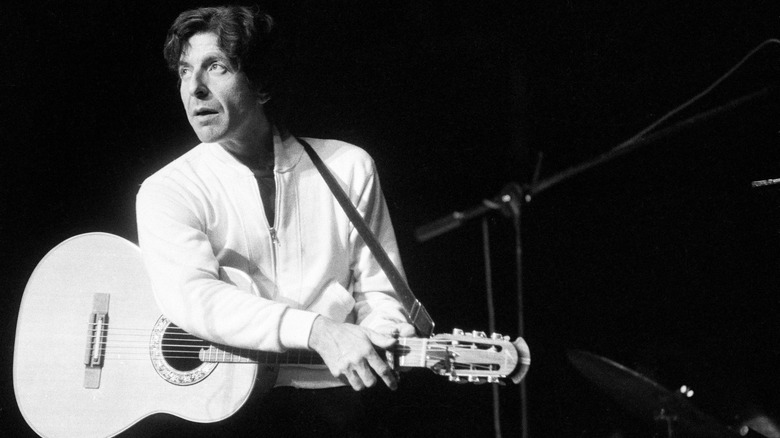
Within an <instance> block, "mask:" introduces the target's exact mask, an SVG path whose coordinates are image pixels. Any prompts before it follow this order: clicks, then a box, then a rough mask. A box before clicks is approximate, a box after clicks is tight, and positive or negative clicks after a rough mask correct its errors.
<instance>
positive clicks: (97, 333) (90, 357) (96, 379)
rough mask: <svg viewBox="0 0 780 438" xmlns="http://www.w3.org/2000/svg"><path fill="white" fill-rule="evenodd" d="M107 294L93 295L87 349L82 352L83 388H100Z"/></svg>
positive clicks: (105, 333) (103, 356) (104, 349)
mask: <svg viewBox="0 0 780 438" xmlns="http://www.w3.org/2000/svg"><path fill="white" fill-rule="evenodd" d="M109 297H110V295H109V294H101V293H98V294H95V295H94V298H93V301H92V313H91V314H90V316H89V323H88V324H87V347H86V349H85V352H84V365H85V368H84V388H87V389H97V388H99V387H100V374H101V371H102V369H103V360H104V358H105V354H106V335H107V333H108V302H109Z"/></svg>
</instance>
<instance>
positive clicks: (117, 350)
mask: <svg viewBox="0 0 780 438" xmlns="http://www.w3.org/2000/svg"><path fill="white" fill-rule="evenodd" d="M89 325H93V326H94V325H97V324H88V329H89ZM122 332H124V333H122ZM166 333H175V334H176V335H173V336H171V335H169V336H164V338H165V340H166V342H165V343H163V344H162V347H161V350H162V351H163V353H164V357H165V358H166V359H195V358H197V356H198V355H199V353H200V351H201V350H206V352H205V355H206V356H207V357H208V358H211V359H215V358H216V359H219V358H220V357H221V358H222V359H223V360H222V361H225V359H226V357H228V356H229V357H231V358H234V359H233V360H231V361H236V360H238V361H242V360H246V361H254V360H256V357H257V356H259V355H266V356H269V355H271V356H272V357H273V361H274V362H275V363H278V362H280V361H282V362H287V361H289V357H290V356H297V359H298V360H297V361H293V362H301V363H303V364H306V362H308V364H313V363H314V362H315V361H316V362H318V363H321V362H322V359H321V358H319V357H318V356H316V354H315V353H313V352H311V351H308V350H293V351H288V352H284V353H274V352H263V351H259V350H242V349H235V348H232V347H226V348H228V349H230V350H231V351H226V350H223V349H220V348H219V347H217V346H212V345H211V344H210V343H208V342H207V341H204V340H202V339H200V338H197V337H195V336H193V335H190V334H189V333H187V332H186V331H184V330H182V329H180V328H179V327H171V326H169V327H167V330H166ZM178 335H181V337H179V336H178ZM104 336H106V337H107V338H108V339H107V341H106V348H105V354H106V355H117V356H119V357H122V356H124V357H125V358H128V357H127V356H128V355H134V354H138V355H139V356H140V358H143V359H146V358H148V355H149V352H148V348H149V342H148V336H149V332H148V330H145V329H133V328H115V327H111V328H109V329H108V331H107V333H106V334H105V335H104ZM122 336H125V338H122ZM139 338H143V340H142V341H141V340H139ZM109 341H110V342H109ZM172 341H175V342H184V343H185V344H173V343H171V342H172ZM403 341H404V342H406V344H403V343H402V344H399V346H400V347H414V346H415V345H414V344H422V343H427V347H430V348H433V349H436V350H439V351H446V349H448V348H450V347H453V346H457V347H458V349H459V350H484V349H479V348H469V347H468V346H469V345H474V344H473V343H474V342H482V341H471V340H462V341H459V340H446V339H434V338H404V339H403ZM133 342H135V343H137V344H138V346H137V347H134V346H132V345H131V346H129V347H128V346H121V347H116V345H117V343H118V344H125V345H126V344H128V343H133ZM453 342H457V344H455V345H453ZM486 345H488V346H491V347H492V346H495V345H494V344H490V343H487V344H486ZM474 346H475V345H474ZM212 347H213V349H212ZM88 348H89V347H87V349H88ZM488 348H489V347H488ZM404 353H406V354H404V358H405V360H408V361H409V363H415V362H416V361H419V360H420V359H421V356H422V355H421V354H416V353H415V352H414V351H412V350H411V348H409V349H408V351H404ZM174 354H175V356H174ZM180 354H181V356H178V355H180ZM396 354H398V353H396ZM236 358H237V359H236ZM266 359H267V358H266ZM434 360H435V359H434ZM266 362H268V360H266V361H262V363H266ZM455 365H456V366H461V367H469V368H470V369H473V370H482V369H484V370H490V369H493V368H495V367H496V364H493V365H483V364H459V363H457V362H456V363H455Z"/></svg>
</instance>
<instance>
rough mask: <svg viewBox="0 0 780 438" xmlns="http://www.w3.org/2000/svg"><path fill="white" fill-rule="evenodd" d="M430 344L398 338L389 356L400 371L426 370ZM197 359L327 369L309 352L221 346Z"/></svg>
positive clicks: (202, 350) (209, 348)
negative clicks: (403, 369) (402, 369)
mask: <svg viewBox="0 0 780 438" xmlns="http://www.w3.org/2000/svg"><path fill="white" fill-rule="evenodd" d="M427 341H428V339H423V338H399V339H398V344H397V345H396V346H395V347H394V348H392V349H391V350H390V351H389V352H388V353H389V354H390V355H392V356H394V360H395V361H396V363H397V365H398V366H399V367H407V368H409V367H427V365H428V364H427V361H426V351H427V349H428V348H427V346H428V342H427ZM198 359H200V360H201V361H202V362H211V363H214V362H218V363H256V364H260V365H324V363H325V362H323V360H322V358H321V357H320V356H319V355H318V354H317V353H315V352H313V351H310V350H288V351H286V352H284V353H270V352H266V351H259V350H246V349H234V348H230V347H225V346H218V345H209V346H208V347H204V348H202V349H201V350H200V352H199V353H198Z"/></svg>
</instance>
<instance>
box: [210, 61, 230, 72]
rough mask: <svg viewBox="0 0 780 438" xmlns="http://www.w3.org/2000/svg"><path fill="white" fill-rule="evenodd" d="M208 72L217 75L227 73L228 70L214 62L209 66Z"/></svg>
mask: <svg viewBox="0 0 780 438" xmlns="http://www.w3.org/2000/svg"><path fill="white" fill-rule="evenodd" d="M209 71H210V72H213V73H217V74H222V73H227V71H228V69H227V67H226V66H225V65H224V64H220V63H218V62H215V63H213V64H211V65H210V66H209Z"/></svg>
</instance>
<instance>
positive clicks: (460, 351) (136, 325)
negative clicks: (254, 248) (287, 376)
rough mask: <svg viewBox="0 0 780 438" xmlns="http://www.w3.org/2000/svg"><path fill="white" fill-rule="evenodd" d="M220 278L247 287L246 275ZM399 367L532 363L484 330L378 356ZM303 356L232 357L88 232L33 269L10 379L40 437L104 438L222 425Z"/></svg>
mask: <svg viewBox="0 0 780 438" xmlns="http://www.w3.org/2000/svg"><path fill="white" fill-rule="evenodd" d="M224 274H225V275H224V277H225V278H223V279H224V280H225V281H229V282H232V283H234V284H236V285H237V286H238V287H240V288H242V289H243V290H245V291H248V292H251V291H252V290H253V288H254V287H255V286H254V284H253V283H252V282H251V280H250V279H249V277H248V276H247V275H245V274H244V273H243V272H240V271H235V270H230V269H224ZM386 355H387V358H388V361H390V362H391V363H392V365H393V366H394V367H395V368H396V369H398V370H404V369H409V368H415V367H424V368H428V369H431V370H433V371H434V372H435V373H437V374H441V375H444V376H448V377H449V379H450V380H453V381H465V382H475V383H481V382H499V381H500V380H501V379H504V378H506V377H509V378H511V379H512V380H514V381H515V382H519V381H520V380H521V379H522V378H523V377H524V376H525V373H526V372H527V370H528V367H529V365H530V353H529V350H528V346H527V345H526V343H525V342H524V341H523V339H521V338H518V339H516V340H515V341H514V343H512V342H510V341H509V338H508V337H504V336H499V335H492V336H490V337H487V336H485V335H484V334H483V333H479V332H472V333H463V332H462V331H459V330H456V331H454V332H453V334H444V335H436V336H433V337H431V338H400V339H399V340H398V344H397V346H395V347H394V348H392V349H391V350H389V351H387V352H386ZM321 363H322V361H321V359H320V358H319V357H318V356H317V355H316V354H314V353H313V352H311V351H297V350H295V351H287V352H285V353H268V352H261V351H255V350H237V349H233V348H230V347H227V346H224V345H217V344H212V343H209V342H206V341H204V340H202V339H199V338H196V337H194V336H192V335H190V334H188V333H186V332H185V331H183V330H181V329H180V328H178V327H177V326H176V325H174V324H173V323H171V321H169V320H168V319H167V318H166V317H165V316H164V315H161V314H160V311H159V309H158V308H157V305H156V303H155V300H154V296H153V293H152V288H151V284H150V280H149V278H148V276H147V273H146V270H145V268H144V266H143V263H142V261H141V255H140V250H139V248H138V247H137V246H136V245H135V244H133V243H131V242H129V241H127V240H125V239H122V238H121V237H118V236H114V235H111V234H106V233H88V234H82V235H79V236H75V237H72V238H70V239H68V240H66V241H65V242H63V243H61V244H59V245H58V246H57V247H55V248H54V249H52V250H51V251H50V252H49V253H48V254H47V255H46V256H45V257H44V258H43V260H42V261H41V262H40V263H39V264H38V266H37V267H36V268H35V270H34V272H33V274H32V275H31V277H30V280H29V281H28V283H27V287H26V288H25V291H24V295H23V297H22V302H21V306H20V309H19V318H18V322H17V328H16V339H15V347H14V364H13V382H14V390H15V393H16V400H17V403H18V405H19V409H20V411H21V413H22V415H23V416H24V418H25V420H26V421H27V422H28V424H29V425H30V427H31V428H32V429H33V430H34V431H35V432H36V433H38V434H39V435H41V436H44V437H50V438H59V437H63V438H64V437H79V438H91V437H110V436H114V435H117V434H119V433H121V432H123V431H125V430H127V429H128V428H129V427H131V426H132V425H133V424H135V423H137V422H138V421H140V420H142V419H143V418H145V417H148V416H150V415H152V414H156V413H167V414H171V415H175V416H178V417H181V418H183V419H186V420H189V421H193V422H203V423H207V422H215V421H219V420H223V419H225V418H227V417H229V416H231V415H232V414H234V413H235V412H236V411H238V409H239V408H241V406H242V405H243V404H244V402H245V401H246V400H247V399H248V398H249V395H250V393H251V392H252V391H253V390H254V391H266V390H269V389H270V388H272V387H273V384H274V381H275V377H276V372H277V371H278V369H279V367H280V366H284V365H286V364H321Z"/></svg>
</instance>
